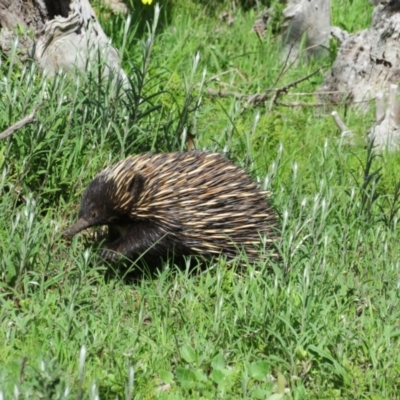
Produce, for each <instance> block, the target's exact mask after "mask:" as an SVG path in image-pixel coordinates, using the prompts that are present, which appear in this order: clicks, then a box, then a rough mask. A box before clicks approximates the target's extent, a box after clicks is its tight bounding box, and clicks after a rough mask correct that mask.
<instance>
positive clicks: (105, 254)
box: [100, 249, 119, 261]
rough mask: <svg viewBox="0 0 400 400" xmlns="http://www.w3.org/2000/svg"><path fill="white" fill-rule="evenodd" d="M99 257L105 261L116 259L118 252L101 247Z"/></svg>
mask: <svg viewBox="0 0 400 400" xmlns="http://www.w3.org/2000/svg"><path fill="white" fill-rule="evenodd" d="M100 256H101V258H103V259H104V260H107V261H116V260H117V259H118V258H119V254H118V253H116V252H115V251H112V250H109V249H103V250H102V251H101V254H100Z"/></svg>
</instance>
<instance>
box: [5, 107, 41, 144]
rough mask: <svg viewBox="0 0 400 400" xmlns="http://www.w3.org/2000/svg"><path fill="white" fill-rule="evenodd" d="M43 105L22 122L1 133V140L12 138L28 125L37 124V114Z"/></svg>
mask: <svg viewBox="0 0 400 400" xmlns="http://www.w3.org/2000/svg"><path fill="white" fill-rule="evenodd" d="M42 104H43V103H42ZM42 104H39V105H38V106H37V107H35V108H34V109H33V111H32V112H31V113H30V114H29V115H27V116H26V117H24V118H22V119H21V120H20V121H18V122H16V123H15V124H13V125H11V126H10V127H9V128H7V129H6V130H5V131H4V132H2V133H0V140H3V139H5V138H7V137H9V136H11V135H12V134H13V133H15V132H17V131H18V130H20V129H21V128H23V127H24V126H25V125H27V124H31V123H32V122H37V119H36V118H35V113H36V111H37V110H38V109H39V108H40V107H41V106H42Z"/></svg>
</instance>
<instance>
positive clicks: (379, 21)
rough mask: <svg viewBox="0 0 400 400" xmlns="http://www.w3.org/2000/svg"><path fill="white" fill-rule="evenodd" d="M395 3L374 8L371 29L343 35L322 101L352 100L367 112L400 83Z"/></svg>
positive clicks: (399, 38) (321, 91)
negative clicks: (372, 103) (379, 94)
mask: <svg viewBox="0 0 400 400" xmlns="http://www.w3.org/2000/svg"><path fill="white" fill-rule="evenodd" d="M391 3H392V2H390V3H388V4H386V5H382V4H380V5H378V6H377V7H376V8H375V9H374V12H373V17H372V24H371V27H370V28H369V29H366V30H363V31H361V32H357V33H355V34H352V35H349V34H346V32H342V43H341V45H340V48H339V52H338V55H337V58H336V60H335V62H334V64H333V66H332V68H331V70H330V71H329V72H328V73H327V74H326V75H325V79H324V82H323V84H322V85H321V86H320V87H319V88H318V90H317V93H318V94H319V97H320V98H322V99H324V100H326V101H328V102H329V103H331V104H340V103H341V102H343V101H346V102H347V103H348V102H349V101H350V102H353V103H357V104H359V108H360V109H361V110H362V109H364V110H367V109H368V108H369V101H370V100H371V99H374V98H375V97H376V94H377V93H378V92H385V91H387V90H388V88H389V86H390V85H391V84H393V83H396V82H398V81H399V80H400V13H399V12H398V11H394V8H393V6H392V5H391ZM399 10H400V9H399ZM339 31H340V30H338V29H337V30H336V35H337V32H339Z"/></svg>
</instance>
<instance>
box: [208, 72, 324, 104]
mask: <svg viewBox="0 0 400 400" xmlns="http://www.w3.org/2000/svg"><path fill="white" fill-rule="evenodd" d="M322 68H323V67H321V68H318V69H317V70H315V71H313V72H311V73H310V74H308V75H306V76H303V77H302V78H299V79H296V80H295V81H293V82H290V83H288V84H287V85H285V86H282V87H279V88H276V89H273V88H271V89H267V90H266V91H265V92H264V93H254V94H245V93H240V92H230V91H226V90H217V89H211V88H209V89H207V93H208V94H209V95H210V96H214V97H234V98H235V99H237V100H241V99H246V104H245V106H244V108H245V109H246V108H249V107H250V106H251V105H257V104H260V103H265V102H266V101H267V100H269V99H271V101H270V106H269V111H270V110H271V108H272V106H273V105H274V104H277V99H278V97H279V96H280V95H281V94H282V93H287V92H288V90H289V89H290V88H292V87H294V86H296V85H298V84H299V83H301V82H304V81H305V80H307V79H309V78H311V77H312V76H313V75H315V74H317V73H318V72H319V71H320V70H321V69H322Z"/></svg>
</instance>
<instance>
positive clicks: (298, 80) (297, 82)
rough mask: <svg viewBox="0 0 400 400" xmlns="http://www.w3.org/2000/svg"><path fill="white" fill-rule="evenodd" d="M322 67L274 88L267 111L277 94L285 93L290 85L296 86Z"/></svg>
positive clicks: (269, 109)
mask: <svg viewBox="0 0 400 400" xmlns="http://www.w3.org/2000/svg"><path fill="white" fill-rule="evenodd" d="M322 68H323V67H320V68H318V69H317V70H315V71H313V72H311V73H310V74H308V75H306V76H303V77H302V78H299V79H296V80H295V81H293V82H290V83H289V84H287V85H285V86H282V87H280V88H278V89H275V92H274V94H273V95H272V98H271V101H270V103H269V108H268V112H270V111H271V110H272V106H273V105H274V104H275V103H276V100H277V98H278V96H279V95H280V94H281V93H286V92H287V91H288V90H289V89H290V88H291V87H293V86H296V85H297V84H299V83H301V82H303V81H306V80H307V79H308V78H311V77H312V76H313V75H315V74H317V73H318V72H319V71H321V69H322Z"/></svg>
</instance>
